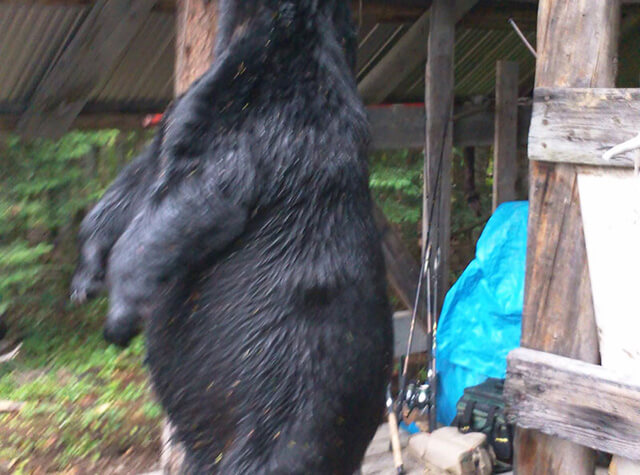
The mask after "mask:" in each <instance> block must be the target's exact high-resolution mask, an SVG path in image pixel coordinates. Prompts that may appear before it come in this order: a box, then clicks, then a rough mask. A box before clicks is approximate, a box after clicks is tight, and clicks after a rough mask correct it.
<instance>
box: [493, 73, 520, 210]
mask: <svg viewBox="0 0 640 475" xmlns="http://www.w3.org/2000/svg"><path fill="white" fill-rule="evenodd" d="M518 80H519V70H518V63H516V62H513V61H498V63H497V66H496V114H495V116H496V119H495V129H494V130H495V134H494V136H495V140H494V144H493V210H494V211H495V209H496V208H497V207H498V206H499V205H500V204H502V203H504V202H506V201H514V200H515V199H516V180H517V179H518Z"/></svg>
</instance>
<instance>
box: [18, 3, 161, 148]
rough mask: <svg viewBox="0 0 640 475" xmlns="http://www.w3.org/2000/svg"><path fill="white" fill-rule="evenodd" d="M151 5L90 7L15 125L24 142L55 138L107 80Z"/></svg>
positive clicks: (148, 12)
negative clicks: (27, 139)
mask: <svg viewBox="0 0 640 475" xmlns="http://www.w3.org/2000/svg"><path fill="white" fill-rule="evenodd" d="M155 3H156V0H110V1H98V2H96V3H95V4H94V5H93V7H92V8H91V11H90V12H89V14H88V15H87V17H86V19H85V20H84V21H83V23H82V25H81V26H80V29H79V31H78V32H77V33H76V34H75V36H74V37H73V39H72V40H71V42H70V43H69V45H68V46H67V47H66V48H65V49H64V51H63V52H62V54H61V56H60V58H59V59H58V61H57V62H56V63H55V64H54V65H53V67H52V68H51V69H50V70H49V71H48V73H47V74H46V75H45V76H44V77H43V79H42V80H41V81H40V83H39V84H38V86H37V88H36V90H35V92H34V93H33V95H32V96H31V99H30V103H29V106H28V107H27V109H26V110H25V112H24V113H23V115H22V117H21V118H20V122H19V123H18V132H19V133H21V134H24V135H26V136H29V137H35V136H44V137H51V138H55V137H59V136H60V135H62V134H63V133H64V132H65V131H66V130H67V129H68V128H69V127H70V126H71V124H72V123H73V121H74V120H75V118H76V117H77V116H78V114H79V113H80V111H81V110H82V108H83V107H84V105H85V104H86V103H87V101H88V99H89V96H90V94H91V93H92V91H94V90H95V89H96V88H97V87H99V86H100V85H101V84H102V83H103V82H104V81H106V80H107V79H108V77H109V73H110V72H111V71H112V70H113V68H114V67H115V66H116V64H117V61H118V59H119V58H120V56H121V55H122V53H123V52H124V51H125V48H126V47H127V45H128V44H129V43H130V42H131V40H132V39H133V37H134V36H135V34H136V33H137V32H138V30H139V29H140V27H141V26H142V25H143V23H144V22H145V20H146V19H147V17H148V16H149V14H150V12H151V9H152V7H153V6H154V4H155Z"/></svg>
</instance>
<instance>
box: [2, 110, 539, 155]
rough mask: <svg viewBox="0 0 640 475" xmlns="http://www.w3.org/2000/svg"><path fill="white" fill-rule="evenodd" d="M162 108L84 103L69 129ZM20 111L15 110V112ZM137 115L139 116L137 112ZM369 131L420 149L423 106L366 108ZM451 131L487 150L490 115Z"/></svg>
mask: <svg viewBox="0 0 640 475" xmlns="http://www.w3.org/2000/svg"><path fill="white" fill-rule="evenodd" d="M165 107H166V104H164V103H151V104H139V105H136V104H134V105H133V107H132V106H131V105H130V104H128V105H127V107H121V106H120V105H117V104H115V105H112V104H109V103H101V104H97V103H91V102H89V103H87V105H86V106H85V108H84V109H83V110H82V112H81V113H80V115H79V116H78V117H77V118H76V119H75V120H74V121H73V123H72V125H71V128H73V129H83V130H91V129H101V128H102V129H108V128H120V129H125V130H128V129H139V128H141V127H142V126H143V123H142V122H143V119H144V118H145V114H144V112H146V113H149V114H153V113H160V112H162V111H163V110H164V108H165ZM19 109H20V108H17V110H19ZM137 111H140V112H137ZM367 111H368V113H369V121H370V122H371V130H372V136H373V137H372V144H371V146H372V148H373V149H375V150H395V149H401V148H416V149H422V148H424V145H425V120H426V119H425V111H424V106H423V105H418V106H413V105H402V104H397V105H393V106H384V107H378V106H373V107H368V108H367ZM530 118H531V107H530V106H522V107H518V144H519V145H521V146H522V145H526V143H527V137H528V131H529V121H530ZM18 120H19V115H16V112H15V111H13V110H7V111H0V130H4V131H7V132H11V131H15V129H16V126H17V123H18ZM454 122H455V124H454V128H453V129H454V130H453V144H454V145H455V146H458V147H467V146H473V147H477V146H488V145H491V144H493V138H494V137H493V135H494V132H493V130H494V114H493V112H492V111H489V110H487V111H477V112H475V113H473V114H464V113H463V114H462V116H461V117H460V118H459V119H456V120H455V121H454Z"/></svg>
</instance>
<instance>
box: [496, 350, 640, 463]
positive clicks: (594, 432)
mask: <svg viewBox="0 0 640 475" xmlns="http://www.w3.org/2000/svg"><path fill="white" fill-rule="evenodd" d="M507 361H508V366H507V375H508V377H507V381H506V384H505V388H504V398H505V402H506V404H507V407H508V409H507V413H508V417H509V418H510V420H511V422H515V423H517V424H518V426H520V427H526V428H530V429H537V430H540V431H542V432H544V433H545V434H549V435H553V436H558V437H562V438H564V439H568V440H571V441H573V442H576V443H578V444H580V445H584V446H587V447H591V448H592V449H596V450H601V451H603V452H607V453H613V454H617V455H622V456H625V457H628V458H631V459H636V460H640V385H638V384H637V380H636V384H634V383H632V382H630V380H629V377H628V376H627V375H624V374H618V373H616V372H614V371H613V370H610V369H605V368H603V367H602V366H598V365H593V364H588V363H585V362H582V361H578V360H574V359H570V358H565V357H562V356H557V355H553V354H550V353H544V352H540V351H534V350H529V349H525V348H519V349H516V350H514V351H512V352H511V353H510V354H509V356H508V358H507ZM547 473H577V472H547ZM582 473H585V472H582Z"/></svg>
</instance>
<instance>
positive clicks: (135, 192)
mask: <svg viewBox="0 0 640 475" xmlns="http://www.w3.org/2000/svg"><path fill="white" fill-rule="evenodd" d="M156 153H157V139H156V141H154V142H153V143H152V144H151V145H150V146H148V147H147V149H146V150H145V151H144V152H143V153H142V154H141V155H139V156H138V157H137V158H136V159H134V160H133V161H132V162H131V163H130V164H129V165H127V166H126V167H125V168H124V169H123V170H122V171H121V172H120V174H119V175H118V177H117V178H116V179H115V181H114V182H113V184H112V185H111V186H110V187H109V189H108V190H107V191H106V192H105V194H104V196H103V197H102V199H101V200H100V201H99V202H98V203H97V204H96V205H95V206H94V208H93V209H92V210H91V212H89V214H87V216H86V217H85V218H84V220H83V221H82V225H81V227H80V234H79V239H78V241H79V243H78V244H79V248H80V256H79V259H78V265H77V267H76V270H75V272H74V275H73V279H72V282H71V300H73V301H75V302H84V301H85V300H86V299H87V298H92V297H94V296H96V295H97V294H98V293H99V292H100V291H101V290H102V289H103V288H104V284H105V276H106V264H107V259H108V256H109V253H110V252H111V249H112V247H113V245H114V243H115V242H116V241H117V240H118V239H119V238H120V236H121V235H122V234H123V233H124V231H125V229H126V228H127V227H128V226H129V224H130V223H131V220H132V219H133V217H134V216H135V215H136V213H137V212H138V210H139V209H140V208H141V207H142V205H143V203H144V201H145V199H146V198H147V196H148V195H149V193H150V188H151V186H152V184H153V182H154V181H155V179H156V175H157V169H158V165H157V159H156Z"/></svg>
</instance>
